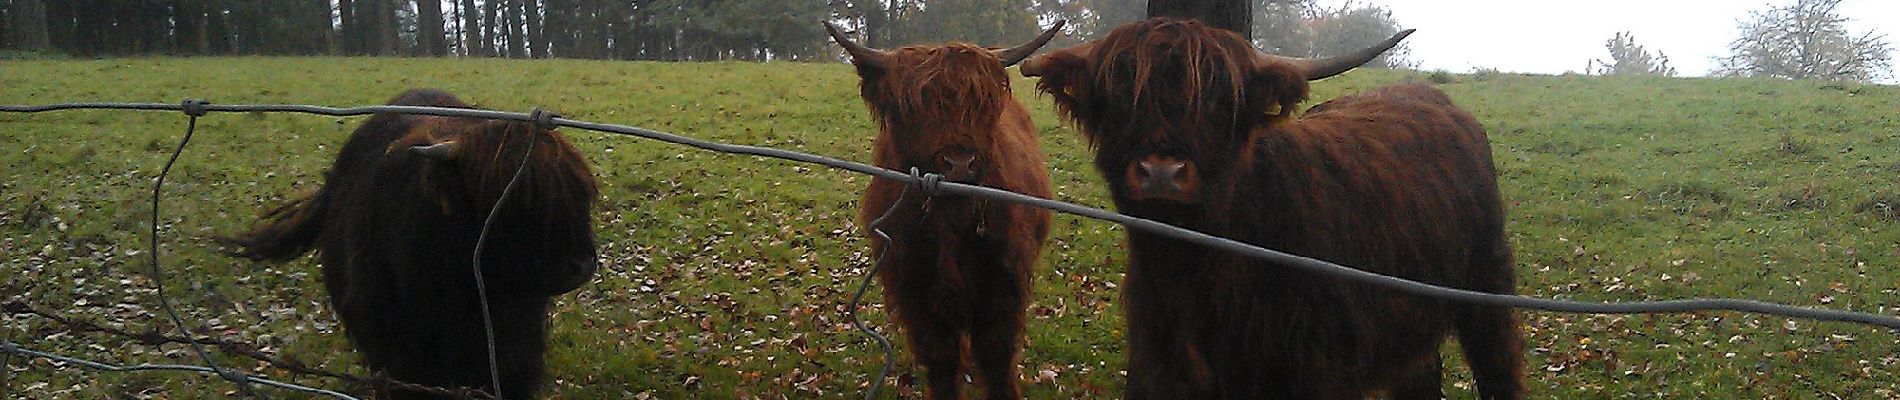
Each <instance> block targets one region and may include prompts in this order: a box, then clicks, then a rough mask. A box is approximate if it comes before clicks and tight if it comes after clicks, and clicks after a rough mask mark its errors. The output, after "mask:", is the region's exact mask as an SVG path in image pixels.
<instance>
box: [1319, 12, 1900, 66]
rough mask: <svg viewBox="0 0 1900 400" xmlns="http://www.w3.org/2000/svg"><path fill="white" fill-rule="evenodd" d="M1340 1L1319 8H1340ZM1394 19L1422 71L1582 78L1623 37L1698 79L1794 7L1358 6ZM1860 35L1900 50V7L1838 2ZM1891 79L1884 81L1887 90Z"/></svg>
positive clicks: (1849, 28) (1848, 27)
mask: <svg viewBox="0 0 1900 400" xmlns="http://www.w3.org/2000/svg"><path fill="white" fill-rule="evenodd" d="M1345 2H1346V0H1319V3H1320V5H1322V6H1326V7H1338V6H1339V5H1340V4H1341V3H1345ZM1356 2H1357V3H1361V4H1375V5H1381V6H1385V7H1386V8H1387V9H1390V10H1392V16H1393V18H1395V19H1397V20H1398V21H1399V24H1400V25H1401V26H1402V27H1405V28H1416V29H1418V33H1416V34H1413V35H1412V36H1411V37H1410V38H1407V39H1406V42H1407V43H1409V44H1410V45H1411V49H1412V56H1411V58H1412V59H1413V60H1416V61H1418V62H1419V63H1420V65H1419V68H1420V69H1423V70H1434V69H1444V70H1447V71H1452V72H1469V71H1471V69H1472V68H1474V67H1488V68H1496V69H1498V70H1499V71H1504V72H1528V73H1539V74H1561V73H1564V72H1565V71H1577V72H1582V71H1583V69H1584V67H1585V64H1586V62H1588V61H1589V60H1590V59H1596V58H1604V59H1607V58H1609V56H1610V55H1609V51H1608V50H1605V49H1604V47H1603V43H1604V42H1605V41H1608V40H1610V38H1611V37H1612V36H1615V34H1616V32H1623V31H1628V32H1630V33H1631V34H1632V35H1634V36H1635V37H1636V43H1637V44H1638V45H1642V46H1643V47H1644V48H1647V49H1649V50H1651V51H1661V52H1663V54H1665V55H1667V56H1669V66H1672V67H1675V68H1676V71H1677V74H1678V75H1681V76H1702V75H1706V74H1708V72H1709V70H1710V69H1713V68H1714V67H1715V65H1716V63H1715V60H1714V58H1715V57H1720V56H1725V55H1727V54H1728V45H1729V42H1731V41H1733V40H1734V39H1735V37H1736V36H1737V35H1738V33H1739V29H1737V28H1736V25H1737V21H1738V20H1743V19H1746V18H1748V17H1749V12H1750V11H1766V10H1767V9H1768V7H1769V4H1771V3H1772V4H1775V5H1785V4H1793V3H1794V0H1596V1H1535V0H1357V1H1356ZM1836 11H1838V12H1839V13H1840V14H1841V15H1842V16H1845V17H1847V18H1848V19H1849V21H1848V23H1847V29H1848V31H1849V32H1850V33H1852V34H1855V35H1858V34H1860V33H1864V32H1866V31H1867V30H1869V29H1872V30H1877V31H1879V33H1881V34H1886V35H1888V37H1887V41H1888V42H1889V43H1894V42H1900V37H1897V36H1895V35H1896V33H1900V1H1896V0H1844V1H1842V2H1841V5H1840V8H1838V9H1836ZM1892 80H1893V78H1888V81H1892Z"/></svg>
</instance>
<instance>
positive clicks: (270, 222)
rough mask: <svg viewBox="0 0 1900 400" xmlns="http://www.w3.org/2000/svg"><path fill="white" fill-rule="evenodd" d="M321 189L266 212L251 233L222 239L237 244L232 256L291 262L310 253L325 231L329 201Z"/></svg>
mask: <svg viewBox="0 0 1900 400" xmlns="http://www.w3.org/2000/svg"><path fill="white" fill-rule="evenodd" d="M325 194H326V193H325V192H324V191H323V190H321V189H319V190H318V191H316V192H314V193H311V194H310V195H307V196H304V197H303V198H300V199H296V200H292V201H290V203H286V204H284V205H283V206H280V207H277V209H275V210H271V211H270V212H268V213H265V214H264V222H262V223H259V224H258V225H257V226H256V227H253V228H251V230H250V231H249V232H245V233H241V234H238V235H236V236H231V237H225V238H220V240H219V241H220V242H223V243H225V244H226V245H230V246H233V247H236V249H234V250H233V251H232V255H235V256H238V257H244V258H249V259H253V260H266V261H288V260H290V259H292V258H297V257H298V256H302V255H303V254H304V253H308V252H310V249H311V248H312V247H315V246H316V244H317V236H318V234H320V233H323V214H324V212H323V211H324V209H325V208H327V207H325V206H326V205H327V204H326V203H328V202H329V201H328V197H329V196H326V195H325Z"/></svg>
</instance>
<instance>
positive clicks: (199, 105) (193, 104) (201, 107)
mask: <svg viewBox="0 0 1900 400" xmlns="http://www.w3.org/2000/svg"><path fill="white" fill-rule="evenodd" d="M210 105H211V102H209V101H204V100H203V99H185V101H184V102H183V103H181V104H180V106H182V107H183V108H184V111H185V115H190V116H193V117H202V116H205V113H206V112H208V111H209V110H206V109H205V107H206V106H210Z"/></svg>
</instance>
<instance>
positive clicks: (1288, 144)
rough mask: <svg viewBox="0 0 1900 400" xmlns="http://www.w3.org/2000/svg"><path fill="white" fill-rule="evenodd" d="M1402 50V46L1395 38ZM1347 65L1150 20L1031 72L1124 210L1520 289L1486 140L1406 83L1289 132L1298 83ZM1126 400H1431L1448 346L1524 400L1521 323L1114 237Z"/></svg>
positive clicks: (1176, 245) (1043, 60) (1444, 103)
mask: <svg viewBox="0 0 1900 400" xmlns="http://www.w3.org/2000/svg"><path fill="white" fill-rule="evenodd" d="M1408 33H1409V32H1408ZM1403 37H1404V34H1401V35H1399V36H1395V37H1393V38H1392V39H1391V40H1388V41H1387V42H1386V43H1383V44H1381V45H1379V46H1375V47H1373V48H1369V49H1366V50H1363V51H1361V52H1359V53H1356V54H1352V55H1347V56H1341V57H1338V58H1332V59H1323V60H1309V59H1295V58H1284V57H1278V56H1271V55H1267V54H1264V53H1261V52H1259V50H1256V49H1254V48H1253V47H1252V46H1250V45H1249V44H1248V42H1247V41H1246V40H1245V39H1243V38H1241V37H1239V36H1238V35H1234V34H1232V33H1230V32H1227V31H1222V30H1218V29H1213V28H1209V27H1207V26H1204V25H1202V24H1200V23H1197V22H1192V21H1184V20H1172V19H1152V20H1148V21H1144V22H1138V23H1134V24H1130V25H1128V26H1124V27H1122V28H1120V29H1117V30H1115V31H1114V32H1112V33H1110V34H1109V35H1108V36H1107V37H1105V38H1103V39H1101V40H1100V41H1097V42H1093V43H1085V44H1083V45H1080V46H1077V47H1073V48H1068V49H1063V50H1058V51H1054V52H1051V53H1049V54H1047V55H1043V56H1040V57H1037V58H1036V59H1033V60H1030V61H1028V62H1025V63H1024V65H1023V68H1022V71H1023V74H1024V75H1029V76H1041V77H1042V80H1041V82H1040V83H1039V84H1038V87H1039V88H1040V89H1041V90H1042V91H1044V92H1047V93H1049V94H1051V95H1052V96H1053V97H1054V98H1055V101H1056V105H1057V106H1058V108H1060V109H1061V110H1062V111H1063V112H1064V113H1065V114H1066V115H1067V116H1069V117H1070V118H1071V119H1073V120H1074V121H1076V122H1077V123H1078V124H1079V125H1080V126H1081V128H1082V129H1081V130H1082V132H1083V135H1084V136H1086V137H1087V138H1088V140H1089V142H1090V143H1091V144H1092V146H1093V147H1094V148H1095V166H1096V168H1097V169H1099V170H1100V171H1101V173H1102V175H1103V176H1104V177H1105V178H1106V179H1107V180H1108V184H1109V188H1110V191H1111V192H1112V194H1113V197H1114V201H1115V205H1116V207H1118V208H1119V209H1120V210H1121V211H1122V212H1124V213H1127V214H1131V215H1135V216H1139V217H1144V218H1149V219H1154V220H1158V221H1162V222H1167V223H1171V224H1175V225H1180V226H1184V227H1187V228H1190V229H1194V230H1198V231H1201V232H1205V233H1209V234H1214V235H1219V236H1225V237H1230V238H1234V239H1237V240H1240V241H1243V242H1247V243H1251V244H1254V245H1258V246H1261V247H1266V248H1271V249H1278V250H1282V251H1286V252H1290V253H1294V254H1300V255H1305V256H1310V257H1314V258H1318V259H1323V260H1327V261H1332V262H1336V263H1341V264H1345V265H1352V266H1357V267H1359V268H1364V269H1367V270H1370V271H1376V272H1380V273H1384V274H1390V275H1396V276H1401V277H1406V278H1410V279H1415V280H1421V281H1425V282H1430V283H1434V284H1439V285H1446V286H1453V287H1460V288H1468V289H1474V290H1481V291H1486V292H1492V293H1513V292H1514V291H1515V284H1514V280H1515V277H1514V273H1513V270H1512V268H1513V267H1512V263H1513V262H1512V260H1511V251H1510V248H1509V247H1508V244H1507V243H1506V242H1505V235H1504V206H1503V204H1501V203H1500V200H1499V195H1498V188H1497V178H1496V172H1495V171H1494V170H1493V168H1492V164H1491V152H1490V147H1489V145H1488V143H1487V140H1486V138H1485V133H1484V129H1483V127H1481V126H1479V125H1478V122H1477V121H1476V120H1474V119H1473V118H1472V117H1471V115H1470V114H1468V113H1466V112H1464V111H1462V110H1459V109H1458V108H1457V107H1455V106H1453V105H1452V103H1451V100H1450V99H1449V98H1448V97H1446V96H1445V94H1444V93H1443V92H1440V91H1438V90H1437V89H1434V88H1431V87H1427V86H1414V85H1401V86H1391V87H1384V88H1379V89H1374V90H1372V91H1370V92H1368V93H1366V94H1363V95H1359V96H1353V97H1345V98H1340V99H1335V100H1332V101H1330V102H1327V103H1326V104H1323V105H1321V106H1318V107H1314V110H1313V111H1310V112H1308V113H1307V114H1306V115H1305V116H1303V117H1300V118H1297V119H1296V118H1292V117H1290V116H1289V114H1290V112H1291V111H1293V109H1294V107H1295V106H1296V105H1298V104H1299V102H1300V101H1302V100H1304V99H1305V98H1306V95H1307V83H1306V82H1307V80H1309V79H1319V78H1324V77H1327V76H1331V75H1334V74H1337V73H1340V72H1344V71H1346V70H1348V69H1351V68H1353V67H1356V66H1358V65H1359V64H1362V63H1364V62H1366V61H1367V60H1369V59H1371V58H1372V57H1374V56H1376V55H1377V54H1379V53H1380V52H1382V51H1384V50H1386V49H1389V48H1391V47H1392V46H1393V45H1395V44H1397V43H1398V41H1399V40H1400V39H1402V38H1403ZM1128 242H1129V245H1130V253H1131V260H1130V261H1129V266H1128V274H1127V281H1126V282H1125V284H1124V285H1123V288H1124V289H1123V290H1124V291H1123V293H1122V296H1123V302H1124V310H1126V312H1127V317H1128V325H1129V326H1128V388H1127V391H1128V392H1127V397H1128V398H1133V399H1155V398H1164V399H1215V398H1222V399H1236V398H1245V399H1257V398H1284V399H1361V398H1366V397H1374V396H1382V395H1383V396H1389V397H1391V398H1397V399H1438V398H1440V394H1441V393H1440V392H1441V390H1440V371H1439V370H1440V365H1439V364H1440V362H1439V352H1438V349H1439V345H1440V344H1441V343H1443V341H1444V340H1445V338H1446V337H1447V336H1448V335H1449V334H1452V333H1455V334H1456V335H1457V337H1458V339H1459V341H1460V343H1462V345H1463V347H1464V351H1465V356H1466V359H1467V360H1469V364H1470V365H1471V369H1472V370H1473V371H1474V372H1475V375H1476V378H1477V384H1478V391H1479V393H1480V395H1481V396H1482V397H1483V398H1486V399H1514V398H1520V397H1522V396H1523V394H1524V389H1523V384H1522V377H1521V375H1522V372H1521V368H1522V363H1523V361H1522V355H1521V354H1520V352H1519V347H1520V343H1519V342H1520V339H1519V333H1518V330H1517V329H1518V322H1517V319H1516V317H1515V316H1514V314H1512V311H1511V310H1510V309H1508V308H1504V307H1491V306H1474V305H1470V304H1461V303H1451V302H1446V301H1442V300H1435V299H1430V298H1424V297H1419V296H1414V295H1409V294H1405V293H1401V292H1397V291H1393V290H1387V289H1380V288H1375V287H1370V286H1366V285H1362V284H1357V283H1349V282H1346V281H1344V280H1343V279H1341V278H1337V277H1333V276H1328V275H1323V274H1319V273H1316V272H1313V271H1308V270H1303V269H1299V268H1293V267H1290V266H1286V265H1277V264H1274V263H1270V262H1265V261H1259V260H1255V259H1251V258H1244V257H1241V256H1237V255H1234V254H1230V253H1226V252H1220V251H1214V250H1210V249H1208V248H1204V247H1200V246H1196V245H1190V244H1187V243H1184V242H1181V241H1178V240H1175V239H1170V238H1167V237H1162V236H1159V235H1154V234H1150V233H1146V232H1140V231H1130V232H1129V233H1128Z"/></svg>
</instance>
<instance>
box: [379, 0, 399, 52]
mask: <svg viewBox="0 0 1900 400" xmlns="http://www.w3.org/2000/svg"><path fill="white" fill-rule="evenodd" d="M396 1H398V0H376V1H373V2H372V3H374V4H376V7H377V10H376V37H375V39H376V42H377V43H376V48H377V50H378V52H377V54H378V55H396V54H400V53H401V52H402V42H401V41H400V39H401V37H400V36H397V35H396V30H397V29H400V28H399V27H398V26H397V25H396Z"/></svg>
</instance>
